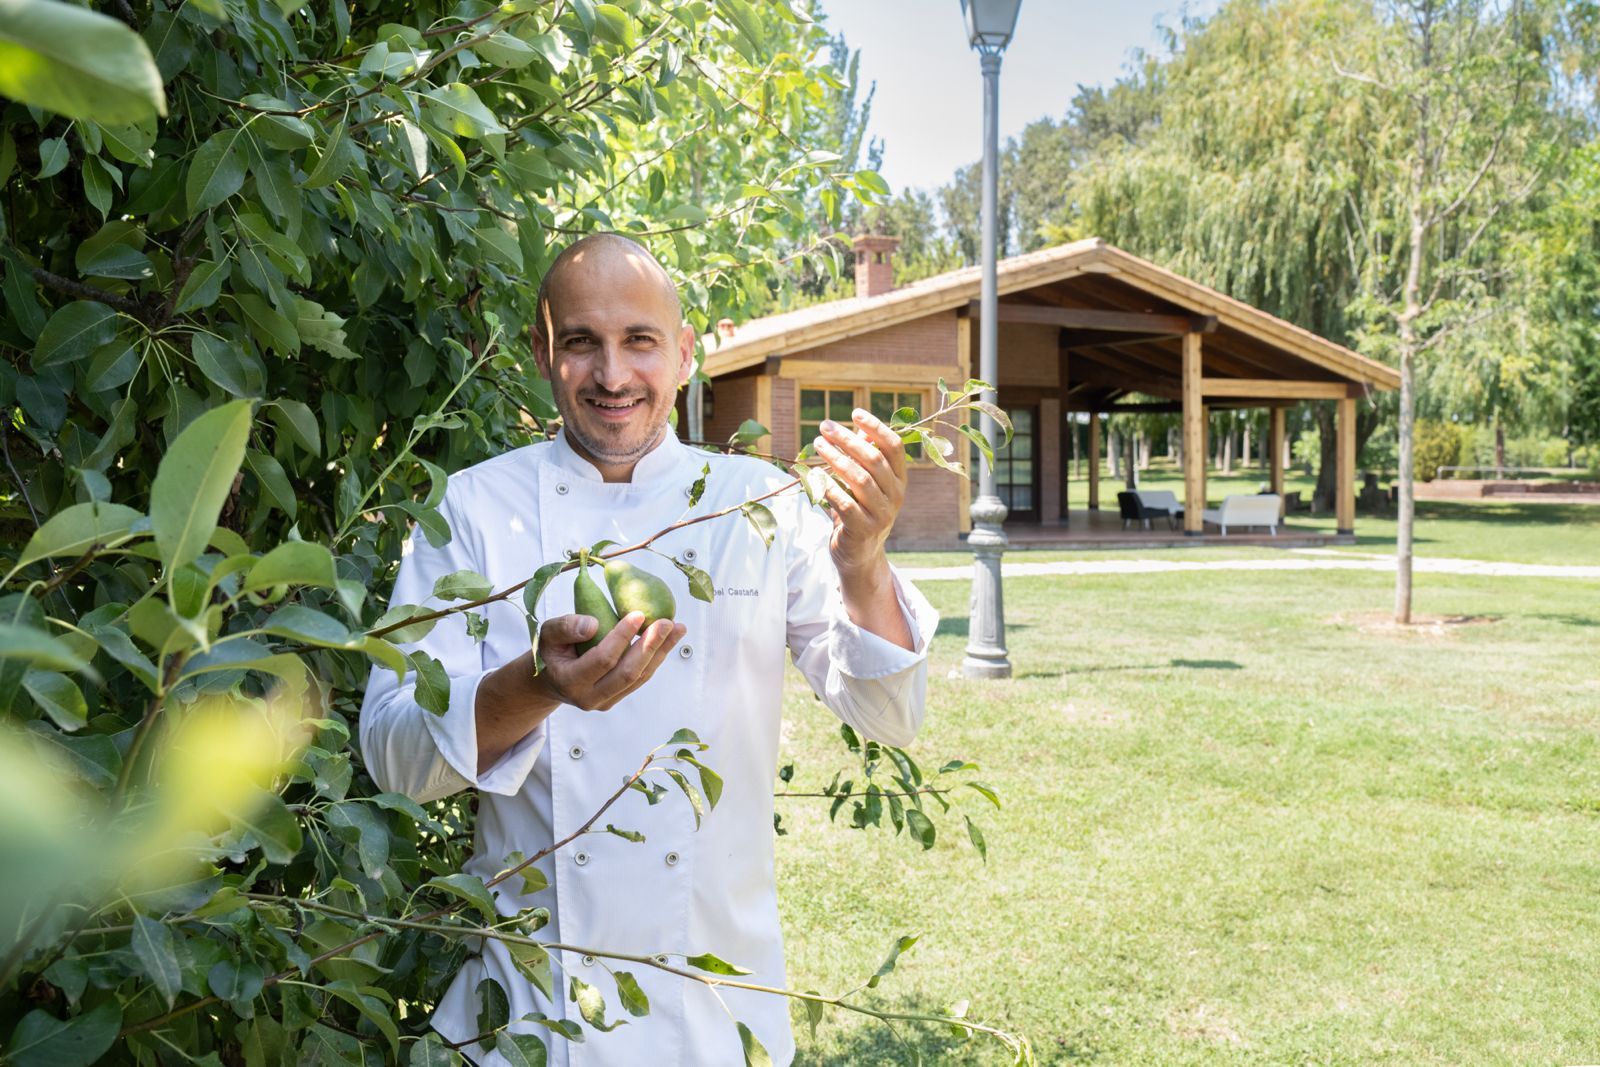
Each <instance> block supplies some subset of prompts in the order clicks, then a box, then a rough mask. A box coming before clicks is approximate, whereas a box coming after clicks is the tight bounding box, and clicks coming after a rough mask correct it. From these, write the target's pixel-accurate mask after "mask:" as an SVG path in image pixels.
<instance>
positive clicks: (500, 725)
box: [474, 611, 688, 774]
mask: <svg viewBox="0 0 1600 1067" xmlns="http://www.w3.org/2000/svg"><path fill="white" fill-rule="evenodd" d="M643 622H644V615H643V614H642V613H641V612H637V611H631V612H629V613H628V614H627V615H625V616H623V617H622V620H621V621H620V622H618V623H617V625H616V628H615V629H613V630H612V631H611V632H610V633H609V634H607V635H606V636H605V639H604V640H602V641H601V642H600V643H599V644H598V645H596V646H594V647H593V648H591V649H590V650H589V651H588V652H585V653H582V654H579V652H578V648H577V646H578V644H579V642H582V641H587V640H588V639H589V638H590V637H593V636H594V629H595V626H597V625H598V623H596V621H595V618H594V616H592V615H560V616H557V617H556V618H554V619H551V620H550V621H549V622H546V623H545V624H544V625H543V626H541V627H540V628H539V654H540V656H541V657H542V658H543V659H544V670H542V671H540V672H539V673H538V674H535V673H533V651H532V650H531V649H530V650H529V651H527V652H524V653H523V654H522V655H520V656H518V657H517V658H516V659H514V660H512V661H511V662H509V663H507V664H505V665H504V666H502V667H500V668H498V669H496V670H493V671H490V672H489V673H488V674H486V675H485V676H484V678H483V681H482V682H480V683H479V684H478V694H477V706H476V707H475V708H474V713H475V718H476V720H477V730H478V773H479V774H483V773H484V772H485V771H487V770H488V769H489V768H491V767H493V766H494V765H495V764H496V763H498V762H499V761H500V757H501V756H504V755H505V754H506V753H507V752H508V751H510V749H511V747H512V746H513V745H515V744H516V743H517V742H518V741H521V740H522V739H523V738H524V737H527V736H528V734H530V733H532V732H533V730H534V728H535V727H537V726H538V725H539V724H540V723H542V722H544V721H545V720H546V719H548V718H549V717H550V714H551V712H553V711H555V710H556V708H558V707H560V706H561V705H562V704H571V705H572V706H573V707H576V708H582V709H584V710H585V711H610V710H611V708H612V707H613V706H615V705H616V703H617V701H619V700H621V699H622V698H623V697H625V696H627V695H628V694H629V693H631V692H633V691H634V690H635V689H637V688H639V687H640V686H641V685H643V684H644V683H645V682H648V681H649V680H650V676H651V675H652V674H654V673H655V672H656V668H657V667H659V666H661V664H662V661H664V660H665V659H666V658H667V653H668V652H671V651H672V646H673V645H676V644H677V643H678V641H679V640H680V639H682V637H683V635H684V634H685V633H687V632H688V628H687V627H686V626H684V625H683V624H682V623H674V622H672V621H671V620H669V619H658V620H657V621H655V622H653V623H651V624H650V626H649V627H648V628H647V629H645V631H644V634H643V635H642V636H643V639H642V640H638V641H635V640H634V638H635V637H639V636H640V633H639V628H640V626H641V624H643Z"/></svg>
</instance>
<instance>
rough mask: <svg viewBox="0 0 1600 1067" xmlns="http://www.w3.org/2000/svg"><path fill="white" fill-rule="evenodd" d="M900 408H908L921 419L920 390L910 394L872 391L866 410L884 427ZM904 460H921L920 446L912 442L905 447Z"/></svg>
mask: <svg viewBox="0 0 1600 1067" xmlns="http://www.w3.org/2000/svg"><path fill="white" fill-rule="evenodd" d="M901 408H910V409H911V410H912V411H915V412H916V413H917V417H918V418H921V417H922V390H920V389H917V390H913V391H910V392H906V391H904V390H896V391H889V390H879V389H874V390H872V398H871V403H870V404H869V405H868V407H867V410H868V411H870V412H872V414H873V415H874V416H876V417H877V418H878V419H879V420H880V421H881V422H882V423H883V424H884V425H885V426H887V425H889V422H890V420H891V419H893V418H894V413H895V412H897V411H899V410H900V409H901ZM906 458H907V459H921V458H922V445H920V444H917V443H914V442H913V443H912V444H908V445H906Z"/></svg>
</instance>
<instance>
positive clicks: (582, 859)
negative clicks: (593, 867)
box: [572, 852, 589, 867]
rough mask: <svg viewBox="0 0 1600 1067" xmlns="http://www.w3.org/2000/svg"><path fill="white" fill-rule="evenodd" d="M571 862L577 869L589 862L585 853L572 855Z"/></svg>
mask: <svg viewBox="0 0 1600 1067" xmlns="http://www.w3.org/2000/svg"><path fill="white" fill-rule="evenodd" d="M572 862H573V863H576V864H577V865H578V866H579V867H582V866H583V865H584V864H585V863H588V862H589V854H588V853H587V852H577V853H574V854H573V856H572Z"/></svg>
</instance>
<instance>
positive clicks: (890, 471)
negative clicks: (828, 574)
mask: <svg viewBox="0 0 1600 1067" xmlns="http://www.w3.org/2000/svg"><path fill="white" fill-rule="evenodd" d="M854 419H855V428H851V427H849V426H845V425H842V424H840V423H836V422H833V421H832V420H829V421H827V422H824V423H823V424H822V436H821V437H819V438H817V445H816V447H817V455H818V456H820V457H822V459H823V461H824V462H826V463H827V464H828V467H829V468H830V469H831V470H832V471H833V473H834V474H835V475H836V476H837V477H838V479H839V481H838V482H834V483H832V484H830V485H829V486H828V491H827V493H826V496H827V500H828V504H829V507H830V508H831V509H832V511H833V537H832V539H831V541H830V542H829V546H828V547H829V550H830V552H831V554H832V556H833V564H834V566H835V567H837V568H838V569H839V574H840V576H841V577H842V578H844V579H846V580H847V581H848V580H849V579H850V578H851V577H852V576H856V575H866V574H870V573H871V572H873V571H874V570H876V569H877V568H878V567H879V566H882V565H884V564H886V563H887V560H888V557H887V555H886V554H885V552H884V545H885V543H886V542H887V541H888V540H889V531H890V530H892V529H893V528H894V521H895V519H896V517H898V516H899V514H900V506H901V505H902V504H904V503H905V499H906V454H905V447H904V445H903V444H902V443H901V441H900V435H899V434H897V433H895V432H894V431H893V430H891V429H890V428H889V427H887V426H885V425H884V424H883V423H882V422H881V421H880V420H879V419H878V418H877V417H876V416H874V415H872V414H871V413H870V412H867V411H864V410H862V409H861V408H857V409H856V410H855V415H854ZM840 483H843V484H842V486H841V484H840ZM847 490H848V491H847Z"/></svg>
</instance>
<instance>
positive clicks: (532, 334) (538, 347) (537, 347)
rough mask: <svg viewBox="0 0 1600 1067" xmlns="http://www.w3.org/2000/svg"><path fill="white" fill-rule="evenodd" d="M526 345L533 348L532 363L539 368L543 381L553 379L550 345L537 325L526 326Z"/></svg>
mask: <svg viewBox="0 0 1600 1067" xmlns="http://www.w3.org/2000/svg"><path fill="white" fill-rule="evenodd" d="M528 345H529V347H530V348H532V349H533V364H534V366H536V367H538V368H539V374H540V376H542V377H543V378H544V379H545V381H549V382H553V381H555V380H556V379H555V375H554V374H552V373H551V367H550V345H549V342H547V341H546V340H545V339H544V334H542V333H540V332H539V327H537V326H529V327H528Z"/></svg>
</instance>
